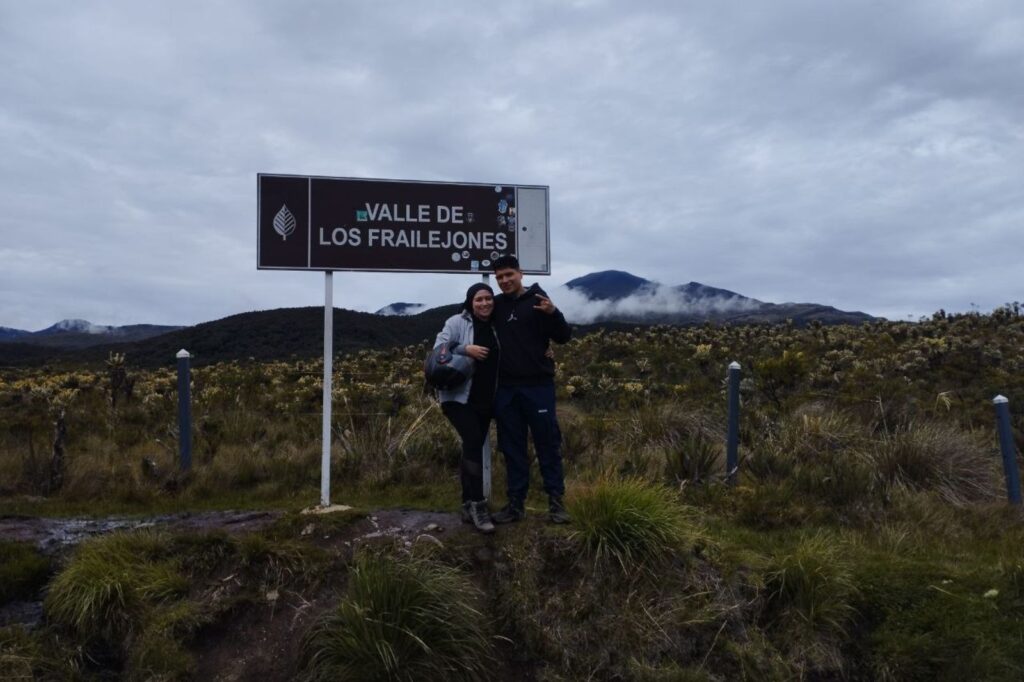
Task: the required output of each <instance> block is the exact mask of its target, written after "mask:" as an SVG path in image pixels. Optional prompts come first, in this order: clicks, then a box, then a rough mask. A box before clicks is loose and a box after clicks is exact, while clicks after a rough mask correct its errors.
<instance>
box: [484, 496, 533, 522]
mask: <svg viewBox="0 0 1024 682" xmlns="http://www.w3.org/2000/svg"><path fill="white" fill-rule="evenodd" d="M525 518H526V509H525V508H524V507H523V503H522V502H518V501H515V500H513V501H511V502H509V503H508V504H506V505H505V506H504V507H503V508H502V509H501V511H498V512H495V514H494V515H493V516H492V517H491V520H492V521H494V522H495V523H515V522H516V521H522V520H523V519H525Z"/></svg>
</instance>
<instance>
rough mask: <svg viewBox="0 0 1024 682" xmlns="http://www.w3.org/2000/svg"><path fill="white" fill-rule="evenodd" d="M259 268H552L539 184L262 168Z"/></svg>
mask: <svg viewBox="0 0 1024 682" xmlns="http://www.w3.org/2000/svg"><path fill="white" fill-rule="evenodd" d="M257 196H258V200H257V206H258V209H257V216H258V217H257V223H258V228H257V230H258V241H257V268H258V269H261V270H365V271H374V272H453V273H471V272H490V271H491V263H492V262H493V261H494V260H495V259H496V258H498V257H499V256H503V255H515V256H516V257H517V258H518V259H519V263H520V265H521V267H522V269H523V271H524V272H527V273H531V274H543V275H548V274H551V249H550V240H549V238H548V236H549V230H548V215H549V208H548V188H547V187H546V186H540V185H495V184H469V183H441V182H418V181H410V180H375V179H363V178H325V177H314V176H305V175H271V174H262V173H261V174H259V175H258V176H257Z"/></svg>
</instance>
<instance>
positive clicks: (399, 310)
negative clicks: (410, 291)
mask: <svg viewBox="0 0 1024 682" xmlns="http://www.w3.org/2000/svg"><path fill="white" fill-rule="evenodd" d="M426 309H427V306H426V305H424V304H423V303H401V302H400V303H392V304H391V305H386V306H384V307H383V308H381V309H380V310H378V311H377V312H376V313H375V314H376V315H384V316H387V317H391V316H393V315H416V314H417V313H421V312H423V311H424V310H426Z"/></svg>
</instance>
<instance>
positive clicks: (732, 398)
mask: <svg viewBox="0 0 1024 682" xmlns="http://www.w3.org/2000/svg"><path fill="white" fill-rule="evenodd" d="M739 444H740V363H738V362H731V363H729V431H728V435H727V437H726V442H725V480H726V482H727V483H728V484H729V485H736V473H737V469H738V468H739V462H738V459H739V457H738V453H739Z"/></svg>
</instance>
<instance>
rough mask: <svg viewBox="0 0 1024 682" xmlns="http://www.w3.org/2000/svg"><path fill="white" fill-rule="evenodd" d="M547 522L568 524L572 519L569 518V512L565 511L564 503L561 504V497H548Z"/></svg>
mask: <svg viewBox="0 0 1024 682" xmlns="http://www.w3.org/2000/svg"><path fill="white" fill-rule="evenodd" d="M548 521H550V522H551V523H569V522H571V521H572V517H571V516H569V512H568V511H566V509H565V503H564V502H562V496H561V495H550V496H548Z"/></svg>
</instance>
